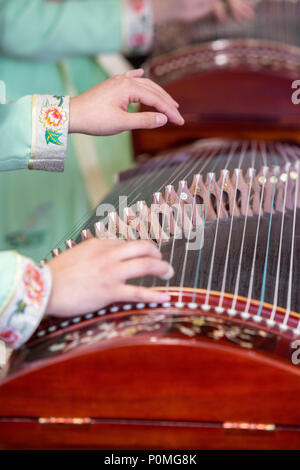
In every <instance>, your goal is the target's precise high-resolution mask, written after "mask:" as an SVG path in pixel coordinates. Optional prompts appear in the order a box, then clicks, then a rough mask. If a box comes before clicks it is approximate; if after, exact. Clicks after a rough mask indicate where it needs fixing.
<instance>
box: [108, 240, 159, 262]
mask: <svg viewBox="0 0 300 470" xmlns="http://www.w3.org/2000/svg"><path fill="white" fill-rule="evenodd" d="M145 256H147V257H153V258H156V259H158V260H160V259H161V257H162V255H161V252H160V251H159V249H158V248H157V246H156V245H155V244H154V243H153V242H152V241H148V240H137V241H129V242H126V243H125V244H124V245H123V246H121V247H120V248H119V249H118V251H117V252H116V258H115V259H117V260H118V261H126V260H130V259H132V258H140V257H145Z"/></svg>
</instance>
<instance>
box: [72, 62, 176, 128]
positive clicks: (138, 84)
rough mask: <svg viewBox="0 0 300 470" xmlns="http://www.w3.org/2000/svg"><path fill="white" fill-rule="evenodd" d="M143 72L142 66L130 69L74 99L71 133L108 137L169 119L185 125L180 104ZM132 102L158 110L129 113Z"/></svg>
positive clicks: (163, 122)
mask: <svg viewBox="0 0 300 470" xmlns="http://www.w3.org/2000/svg"><path fill="white" fill-rule="evenodd" d="M143 75H144V71H143V70H142V69H138V70H131V71H129V72H127V73H125V74H122V75H116V76H115V77H112V78H110V79H109V80H106V81H105V82H103V83H100V84H99V85H96V86H95V87H94V88H91V89H90V90H88V91H86V92H84V93H82V94H81V95H78V96H76V97H75V98H71V100H70V124H69V132H70V133H75V132H76V133H80V134H89V135H98V136H100V135H101V136H105V135H114V134H119V133H120V132H123V131H127V130H132V129H153V128H156V127H162V126H164V125H165V124H166V123H167V122H168V121H170V122H172V123H173V124H176V125H178V126H182V125H183V124H184V119H183V117H182V116H181V114H180V113H179V111H178V108H179V104H178V103H177V102H176V101H175V100H173V98H172V97H171V96H170V95H169V94H168V93H167V92H166V91H165V90H163V88H161V87H160V86H159V85H157V84H156V83H154V82H153V81H152V80H149V79H147V78H142V77H143ZM131 103H143V104H145V105H147V106H151V107H152V108H155V109H156V110H157V111H158V112H143V113H139V112H137V113H130V112H128V106H129V105H130V104H131Z"/></svg>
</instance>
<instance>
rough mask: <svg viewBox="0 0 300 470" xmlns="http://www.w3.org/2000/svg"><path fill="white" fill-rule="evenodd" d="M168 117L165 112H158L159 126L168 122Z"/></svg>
mask: <svg viewBox="0 0 300 470" xmlns="http://www.w3.org/2000/svg"><path fill="white" fill-rule="evenodd" d="M167 122H168V118H167V116H165V115H164V114H156V124H157V126H158V127H160V126H164V125H165V124H167Z"/></svg>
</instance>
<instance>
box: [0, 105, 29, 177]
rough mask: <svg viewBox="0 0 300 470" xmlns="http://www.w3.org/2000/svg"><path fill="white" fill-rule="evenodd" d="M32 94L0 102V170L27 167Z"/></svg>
mask: <svg viewBox="0 0 300 470" xmlns="http://www.w3.org/2000/svg"><path fill="white" fill-rule="evenodd" d="M31 111H32V96H24V97H23V98H21V99H19V100H18V101H15V102H13V103H8V104H0V171H8V170H22V169H25V168H28V163H29V159H30V156H31V143H32V123H31V120H32V117H31V116H32V112H31Z"/></svg>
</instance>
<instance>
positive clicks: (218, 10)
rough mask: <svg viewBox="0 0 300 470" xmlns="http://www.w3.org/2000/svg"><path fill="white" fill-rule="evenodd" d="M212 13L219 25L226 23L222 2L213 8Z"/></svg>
mask: <svg viewBox="0 0 300 470" xmlns="http://www.w3.org/2000/svg"><path fill="white" fill-rule="evenodd" d="M214 13H215V15H216V17H217V20H218V21H219V22H220V23H224V22H225V21H226V19H227V15H226V9H225V5H224V4H223V3H222V2H220V1H219V2H218V3H217V5H216V6H215V7H214Z"/></svg>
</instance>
